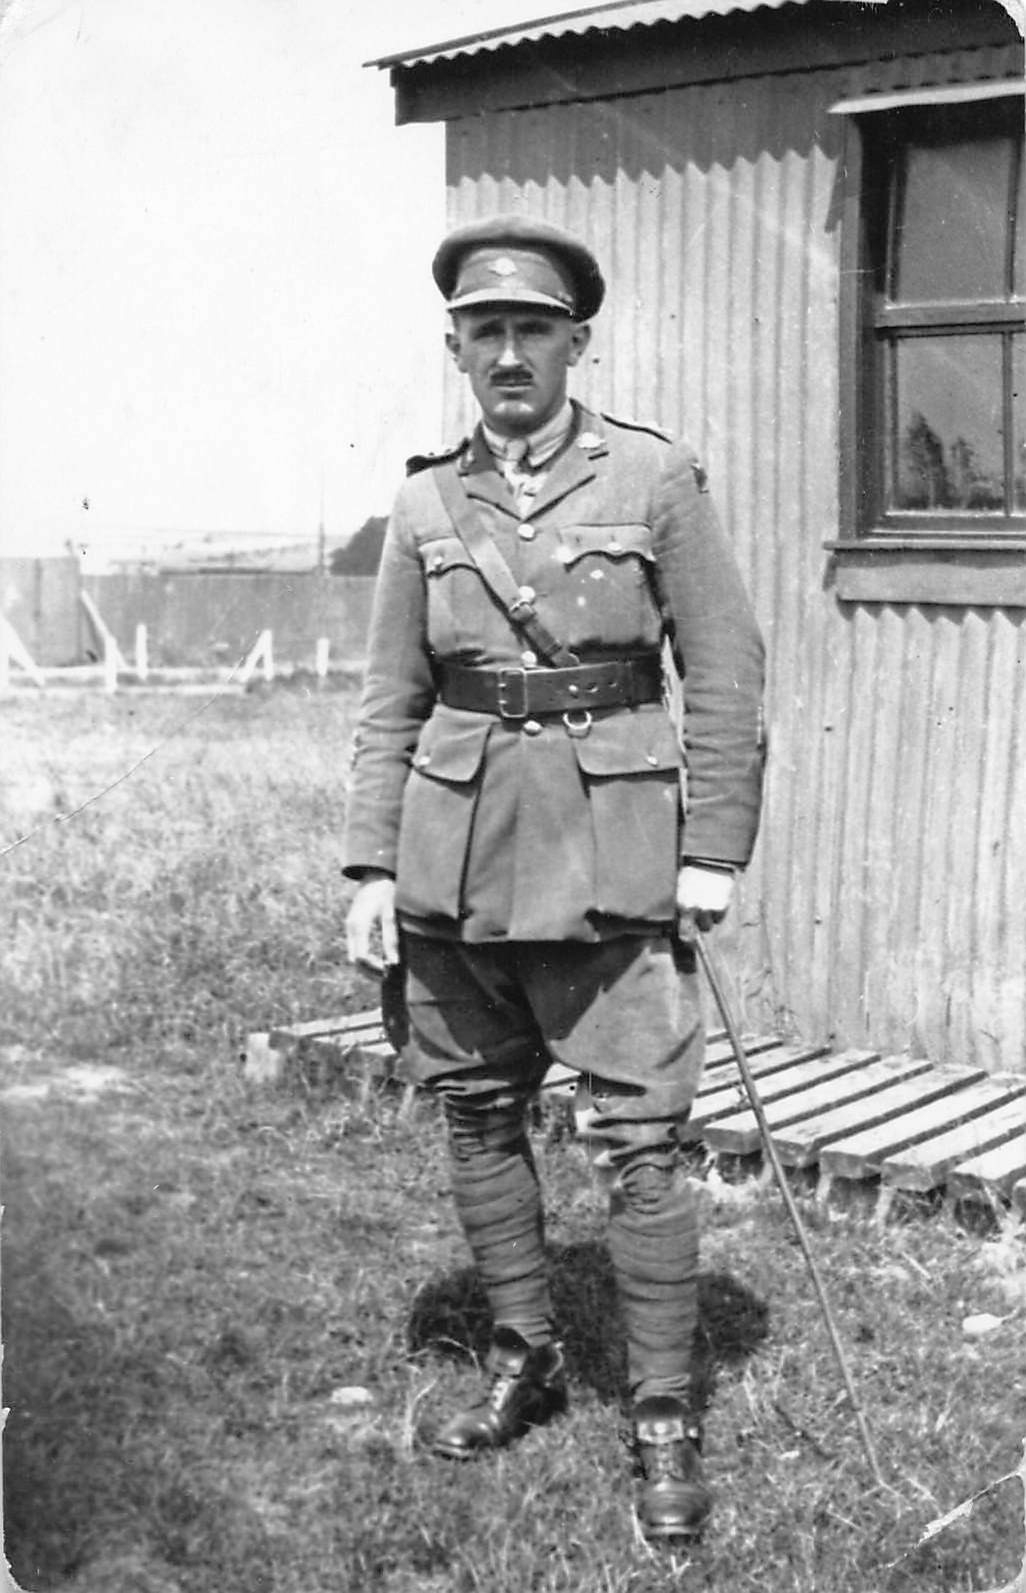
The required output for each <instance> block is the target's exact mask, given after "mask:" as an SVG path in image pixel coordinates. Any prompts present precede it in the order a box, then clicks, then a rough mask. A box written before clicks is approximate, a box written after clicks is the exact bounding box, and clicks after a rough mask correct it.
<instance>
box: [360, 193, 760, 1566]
mask: <svg viewBox="0 0 1026 1593" xmlns="http://www.w3.org/2000/svg"><path fill="white" fill-rule="evenodd" d="M433 273H434V278H435V281H436V283H437V285H438V287H439V288H440V290H441V292H442V294H443V295H444V296H445V298H446V300H447V303H448V308H449V311H450V313H451V330H450V331H449V332H448V335H447V337H446V344H447V347H448V350H449V353H450V354H451V356H452V358H453V359H454V360H455V362H456V366H457V368H458V369H459V370H460V371H461V372H463V373H464V374H465V375H466V376H467V377H468V378H469V381H470V386H471V389H472V391H473V394H474V397H475V399H476V400H477V403H478V405H479V406H480V411H481V415H480V422H479V424H478V426H477V427H476V429H475V431H474V433H473V436H472V437H471V438H470V439H469V440H467V441H464V442H461V443H460V444H459V446H458V447H456V448H454V449H452V450H451V451H450V452H448V453H445V454H442V455H439V456H435V457H428V458H417V459H414V460H412V461H411V462H410V465H409V472H410V473H409V479H408V480H407V482H406V484H405V485H404V487H403V488H402V490H401V491H400V493H399V496H398V499H397V502H396V505H395V510H394V512H393V514H392V517H391V520H390V523H389V528H388V534H387V537H386V542H385V548H384V554H383V558H382V564H381V570H380V574H379V577H378V584H377V590H376V595H375V607H374V614H373V619H372V623H371V630H370V640H369V650H368V666H367V676H366V682H365V686H364V692H363V700H362V706H361V713H360V721H359V729H358V733H357V737H356V746H355V752H354V763H353V774H352V785H351V790H350V795H349V808H348V818H347V854H346V855H347V865H346V873H347V874H348V875H349V876H350V877H351V878H353V879H356V880H358V881H359V885H358V888H357V891H356V893H355V896H354V899H353V902H352V906H351V909H350V912H349V916H348V921H347V938H348V951H349V956H350V958H351V959H353V960H357V961H358V960H363V959H366V958H367V957H368V955H369V954H370V952H371V947H372V943H373V941H374V940H375V938H376V937H377V936H378V935H380V937H381V944H382V946H383V950H384V955H385V959H386V961H387V962H389V963H394V962H397V961H398V960H399V956H400V945H401V946H402V956H403V962H404V963H405V969H406V975H405V978H406V994H407V1001H408V1008H409V1022H410V1029H411V1036H412V1045H411V1047H410V1066H411V1068H412V1071H413V1073H414V1076H415V1077H416V1078H417V1080H418V1081H419V1082H420V1083H421V1084H423V1085H425V1086H427V1087H429V1088H430V1089H432V1090H433V1091H435V1092H437V1094H438V1096H439V1097H440V1099H441V1102H442V1105H443V1108H444V1113H445V1118H446V1122H447V1130H448V1136H449V1145H450V1154H451V1167H452V1179H453V1194H454V1198H455V1202H456V1208H457V1211H458V1214H459V1217H460V1220H461V1223H462V1226H463V1230H464V1233H465V1235H466V1238H467V1242H468V1244H469V1246H470V1249H471V1252H472V1254H473V1257H474V1260H475V1263H476V1266H477V1268H478V1269H479V1272H480V1276H481V1279H482V1282H483V1285H484V1288H485V1291H486V1293H487V1296H488V1300H489V1304H490V1307H491V1311H492V1315H493V1319H494V1328H493V1339H492V1348H491V1351H490V1354H489V1357H488V1362H487V1368H486V1371H487V1378H488V1383H487V1387H486V1389H485V1390H484V1392H483V1396H482V1398H481V1400H480V1402H479V1403H477V1404H475V1405H473V1406H471V1407H470V1408H469V1409H467V1410H464V1411H461V1412H459V1413H457V1414H455V1415H454V1416H452V1417H451V1419H449V1420H448V1421H446V1422H445V1423H444V1424H443V1425H442V1426H441V1427H440V1429H439V1430H438V1431H437V1433H436V1435H435V1437H434V1440H433V1445H432V1447H433V1448H434V1450H435V1451H436V1452H437V1453H438V1454H440V1455H444V1456H448V1457H451V1458H454V1459H464V1458H466V1457H468V1456H472V1455H475V1454H477V1453H479V1452H481V1451H485V1450H492V1449H496V1448H498V1447H500V1446H503V1445H505V1444H507V1443H509V1442H510V1441H511V1440H513V1439H514V1438H516V1437H517V1436H519V1435H520V1434H521V1433H523V1432H524V1431H525V1429H526V1428H528V1427H530V1426H533V1425H540V1424H542V1423H544V1422H545V1421H547V1420H548V1419H549V1417H550V1416H552V1415H553V1414H554V1413H555V1412H557V1411H559V1410H561V1409H562V1408H563V1407H564V1405H565V1402H566V1385H565V1377H564V1364H563V1354H562V1349H561V1346H560V1344H559V1342H558V1340H557V1337H556V1333H555V1327H554V1323H553V1313H552V1304H551V1300H550V1295H549V1288H548V1282H547V1277H546V1268H545V1256H544V1249H543V1229H542V1208H541V1201H540V1194H539V1187H538V1180H537V1176H536V1173H535V1167H534V1163H533V1160H532V1156H531V1150H530V1146H529V1143H528V1139H527V1135H526V1131H525V1108H526V1106H527V1104H528V1102H529V1101H530V1099H531V1097H532V1096H533V1095H534V1093H535V1092H536V1091H537V1089H538V1087H539V1085H540V1083H541V1081H542V1078H543V1077H544V1074H545V1073H546V1071H547V1069H548V1068H549V1066H550V1065H551V1063H552V1062H553V1061H557V1062H560V1063H562V1064H565V1065H566V1066H568V1067H570V1068H572V1069H574V1070H576V1072H577V1073H578V1074H579V1075H580V1086H579V1107H580V1110H579V1111H578V1126H579V1129H580V1131H581V1132H582V1133H583V1134H585V1135H586V1137H587V1139H588V1140H589V1141H590V1144H591V1146H592V1148H593V1150H594V1152H595V1156H596V1162H597V1165H598V1166H599V1168H600V1169H601V1171H602V1172H603V1173H604V1175H605V1178H606V1180H607V1182H608V1188H609V1224H608V1244H609V1250H610V1254H611V1259H612V1265H613V1270H614V1274H615V1278H616V1282H617V1288H618V1293H619V1298H620V1301H621V1307H622V1311H623V1315H624V1320H625V1327H626V1334H627V1345H628V1372H629V1380H630V1390H631V1398H632V1402H633V1403H632V1419H633V1434H634V1440H635V1444H636V1452H637V1457H638V1460H639V1463H640V1464H639V1472H640V1477H641V1481H640V1486H639V1492H638V1498H637V1510H638V1516H639V1519H640V1522H641V1525H642V1528H643V1530H644V1531H645V1533H646V1534H647V1535H648V1536H649V1537H650V1538H653V1539H670V1540H672V1539H677V1538H685V1539H686V1538H689V1537H693V1536H695V1535H696V1534H697V1533H698V1531H699V1530H700V1528H701V1526H702V1523H703V1521H704V1520H705V1517H706V1515H707V1513H708V1510H709V1494H708V1491H707V1488H706V1485H705V1482H704V1479H703V1475H702V1467H701V1461H700V1458H699V1444H700V1439H699V1431H698V1426H697V1422H696V1420H695V1417H694V1413H693V1412H692V1411H691V1409H690V1408H689V1361H690V1354H691V1341H692V1337H693V1332H694V1328H695V1320H696V1310H697V1266H698V1232H697V1219H696V1212H695V1207H694V1197H693V1194H692V1192H691V1188H690V1185H689V1183H688V1181H687V1180H686V1179H685V1178H684V1176H683V1174H682V1172H681V1171H680V1170H679V1168H678V1165H677V1161H678V1142H677V1131H678V1126H679V1125H680V1124H681V1123H682V1122H683V1121H684V1120H685V1119H686V1117H687V1114H688V1111H689V1109H690V1106H691V1102H692V1099H693V1097H694V1094H695V1091H696V1088H697V1085H698V1081H699V1076H700V1072H701V1068H702V1056H703V1032H702V1026H701V1018H700V1012H699V997H698V991H697V987H696V969H695V960H694V952H693V948H689V947H688V945H687V944H686V942H685V941H684V940H682V939H681V938H679V937H678V934H677V933H676V931H677V929H678V927H679V925H680V922H681V921H682V920H683V921H684V922H685V923H689V924H690V925H691V926H693V927H697V928H699V929H706V928H708V927H710V926H711V925H712V924H715V923H717V922H718V921H719V920H720V919H722V917H723V916H724V914H725V913H726V912H727V909H728V906H729V904H730V900H731V894H732V890H733V885H734V876H735V873H736V871H737V870H739V869H741V868H743V867H744V866H745V864H746V863H747V861H748V859H749V856H750V853H751V849H752V846H753V844H754V840H755V834H756V828H757V824H758V815H759V806H760V796H761V779H762V764H763V749H762V738H761V717H760V701H761V692H762V665H763V659H762V644H761V640H760V637H759V633H758V630H757V628H756V625H755V622H754V619H753V617H752V614H751V610H750V608H749V604H748V601H747V598H746V596H745V593H744V590H743V588H742V584H741V580H740V577H739V574H738V571H737V568H736V566H735V563H734V560H733V558H732V555H731V553H730V551H729V549H728V547H727V545H726V544H725V541H724V539H723V536H722V534H721V532H720V529H719V526H718V523H717V519H716V515H715V511H714V509H713V507H712V502H711V499H710V496H709V493H708V490H707V487H706V480H705V475H704V473H703V471H702V469H701V467H700V466H699V464H698V462H697V461H696V459H695V457H694V455H693V454H692V453H691V452H690V450H689V449H688V448H687V447H685V446H683V445H680V444H673V443H671V441H670V440H669V439H668V438H667V437H665V436H664V435H663V434H662V433H660V432H656V431H653V430H651V429H649V428H647V427H643V426H638V425H635V424H631V423H628V422H625V421H621V420H614V419H613V418H611V417H610V416H607V415H599V414H596V413H592V412H590V411H589V410H587V409H585V408H583V407H582V406H581V405H580V404H578V403H577V402H575V401H572V400H570V399H569V398H568V396H567V378H568V372H569V370H570V369H571V368H572V367H573V366H575V365H576V364H577V363H578V362H579V361H580V359H581V357H582V356H583V354H584V352H585V350H586V349H587V347H588V341H589V335H590V328H589V326H588V324H587V323H588V321H589V320H590V318H591V317H592V316H593V315H594V314H595V313H596V311H597V310H598V309H599V306H600V304H601V302H602V298H603V294H604V283H603V279H602V275H601V272H600V270H599V267H598V264H597V263H596V261H595V259H594V257H593V255H592V254H591V253H590V251H589V250H588V249H587V248H585V246H584V245H583V244H582V243H581V242H580V241H579V240H577V239H576V238H574V237H572V236H570V235H569V234H567V233H565V232H563V231H562V230H560V229H558V228H556V227H554V226H551V225H549V224H547V223H543V222H540V221H534V220H531V219H530V218H527V217H525V216H517V215H513V216H498V217H495V218H492V219H490V220H487V221H482V222H475V223H473V224H471V225H469V226H465V227H462V228H460V229H458V230H457V231H455V232H453V233H451V234H450V235H449V236H448V237H447V238H446V239H445V240H444V242H443V243H442V245H441V247H440V248H439V250H438V252H437V254H436V256H435V259H434V264H433ZM667 641H668V642H669V644H670V648H671V649H672V655H673V657H674V659H675V660H676V663H677V667H678V669H679V671H680V673H681V675H682V678H683V702H684V710H685V714H684V721H683V725H684V728H683V753H682V747H681V738H680V736H679V735H678V734H677V733H676V732H675V729H674V727H673V724H672V723H671V719H670V716H669V715H668V713H667V712H666V709H665V707H664V700H663V699H664V692H663V680H662V669H661V649H662V648H663V644H664V642H667ZM682 761H683V765H684V766H685V768H686V800H683V801H682V786H683V782H682V780H681V772H682Z"/></svg>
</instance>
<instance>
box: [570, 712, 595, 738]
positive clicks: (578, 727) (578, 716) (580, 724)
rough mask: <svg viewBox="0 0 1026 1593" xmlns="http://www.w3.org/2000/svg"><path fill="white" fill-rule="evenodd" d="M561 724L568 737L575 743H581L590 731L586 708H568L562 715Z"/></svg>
mask: <svg viewBox="0 0 1026 1593" xmlns="http://www.w3.org/2000/svg"><path fill="white" fill-rule="evenodd" d="M563 724H564V726H565V728H566V733H567V735H568V736H572V737H573V739H574V740H575V741H583V740H584V737H585V736H586V735H587V734H588V732H589V730H590V729H591V714H590V713H589V711H588V709H587V708H568V709H567V711H566V713H565V714H564V715H563Z"/></svg>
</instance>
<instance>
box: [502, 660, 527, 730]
mask: <svg viewBox="0 0 1026 1593" xmlns="http://www.w3.org/2000/svg"><path fill="white" fill-rule="evenodd" d="M511 684H512V685H514V686H515V688H516V689H515V690H514V691H513V698H512V701H511V700H510V686H511ZM498 697H499V717H500V718H501V719H526V718H527V670H526V669H500V670H499V692H498Z"/></svg>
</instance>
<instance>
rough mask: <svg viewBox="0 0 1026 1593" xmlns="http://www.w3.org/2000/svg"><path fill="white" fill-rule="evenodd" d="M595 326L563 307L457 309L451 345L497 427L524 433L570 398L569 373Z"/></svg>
mask: <svg viewBox="0 0 1026 1593" xmlns="http://www.w3.org/2000/svg"><path fill="white" fill-rule="evenodd" d="M589 336H590V329H589V328H588V327H587V326H581V325H579V324H578V322H576V321H572V320H571V319H570V317H569V316H568V315H561V314H560V313H559V312H558V311H551V312H550V311H548V310H543V309H534V308H533V307H531V306H520V307H519V308H518V307H516V306H514V305H485V306H483V307H482V308H481V309H480V310H457V311H456V313H455V314H454V316H453V330H452V331H451V332H449V333H448V334H447V336H446V339H445V341H446V346H447V347H448V349H449V352H450V354H451V355H452V357H453V359H454V360H455V361H456V365H457V367H458V369H459V370H461V371H463V372H464V374H465V375H466V376H468V377H469V378H470V385H471V388H472V389H473V393H474V397H475V398H476V399H477V401H478V403H479V404H480V406H481V410H482V413H483V415H484V418H485V420H486V421H487V422H488V424H489V426H491V427H492V429H493V431H497V432H499V433H500V435H502V436H504V437H520V436H524V435H526V434H527V433H528V432H532V431H537V429H538V427H539V426H543V425H544V424H545V422H546V421H547V420H550V419H551V418H552V416H553V415H554V414H555V413H556V411H557V410H558V409H559V408H560V407H561V405H562V403H563V401H564V399H565V398H566V374H567V371H568V370H569V369H570V367H571V365H576V364H577V361H578V360H579V359H580V357H581V355H582V354H583V353H584V350H585V349H586V348H587V346H588V338H589Z"/></svg>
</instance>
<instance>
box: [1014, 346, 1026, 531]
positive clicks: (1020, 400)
mask: <svg viewBox="0 0 1026 1593" xmlns="http://www.w3.org/2000/svg"><path fill="white" fill-rule="evenodd" d="M1012 500H1013V508H1014V511H1015V513H1016V514H1022V512H1023V510H1026V337H1014V338H1013V339H1012Z"/></svg>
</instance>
